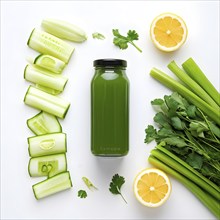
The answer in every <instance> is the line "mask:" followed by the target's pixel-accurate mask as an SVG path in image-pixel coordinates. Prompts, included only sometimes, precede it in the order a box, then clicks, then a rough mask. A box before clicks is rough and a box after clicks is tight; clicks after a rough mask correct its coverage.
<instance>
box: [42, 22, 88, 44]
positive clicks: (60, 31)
mask: <svg viewBox="0 0 220 220" xmlns="http://www.w3.org/2000/svg"><path fill="white" fill-rule="evenodd" d="M41 26H42V27H43V28H44V30H45V31H46V32H48V33H50V34H53V35H55V36H57V37H60V38H62V39H66V40H70V41H73V42H78V43H80V42H83V41H85V40H86V39H87V36H86V33H85V31H84V30H82V29H81V28H80V27H78V26H76V25H74V24H71V23H68V22H66V21H62V20H57V19H51V18H50V19H49V18H47V19H44V20H43V21H42V23H41Z"/></svg>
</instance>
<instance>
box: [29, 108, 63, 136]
mask: <svg viewBox="0 0 220 220" xmlns="http://www.w3.org/2000/svg"><path fill="white" fill-rule="evenodd" d="M42 112H43V111H40V112H39V113H37V114H36V115H35V116H33V117H32V118H29V119H28V120H31V119H33V118H35V117H37V116H38V115H40V114H42ZM48 114H49V113H48ZM55 117H56V116H55ZM28 120H27V121H26V124H27V127H28V128H29V129H30V130H31V131H32V132H33V133H34V134H35V135H37V136H39V134H36V133H35V132H34V131H33V130H32V129H31V128H30V127H29V125H28ZM57 122H58V124H59V127H60V131H58V132H56V133H62V126H61V124H60V122H59V120H58V119H57ZM52 133H55V132H52ZM52 133H48V134H52ZM42 135H43V134H42Z"/></svg>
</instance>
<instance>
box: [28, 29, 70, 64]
mask: <svg viewBox="0 0 220 220" xmlns="http://www.w3.org/2000/svg"><path fill="white" fill-rule="evenodd" d="M27 45H28V46H29V47H30V48H32V49H34V50H36V51H38V52H40V53H42V54H48V55H51V56H54V57H56V58H58V59H60V60H62V61H63V62H65V63H68V62H69V60H70V58H71V56H72V53H73V51H74V47H73V46H71V45H70V44H68V43H66V42H65V41H63V40H61V39H60V38H58V37H55V36H53V35H51V34H48V33H46V32H44V31H42V30H39V29H36V28H35V29H34V30H33V31H32V32H31V35H30V37H29V39H28V42H27Z"/></svg>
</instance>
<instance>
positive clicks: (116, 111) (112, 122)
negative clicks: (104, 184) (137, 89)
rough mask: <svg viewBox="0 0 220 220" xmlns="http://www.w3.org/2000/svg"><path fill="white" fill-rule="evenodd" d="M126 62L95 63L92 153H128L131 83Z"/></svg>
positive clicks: (111, 154)
mask: <svg viewBox="0 0 220 220" xmlns="http://www.w3.org/2000/svg"><path fill="white" fill-rule="evenodd" d="M126 64H127V63H126V61H124V60H116V59H103V60H96V61H94V66H95V75H94V77H93V79H92V82H91V151H92V153H93V154H94V155H96V156H124V155H126V154H127V153H128V150H129V80H128V78H127V76H126V73H125V67H126Z"/></svg>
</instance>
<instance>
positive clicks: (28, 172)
mask: <svg viewBox="0 0 220 220" xmlns="http://www.w3.org/2000/svg"><path fill="white" fill-rule="evenodd" d="M61 154H63V155H64V157H65V160H66V164H65V165H66V166H65V168H66V170H67V168H68V167H67V158H66V154H65V153H61ZM53 155H60V154H51V155H47V156H53ZM40 157H45V156H40ZM32 158H34V157H32ZM32 158H30V160H29V162H28V174H29V176H30V177H36V176H32V175H31V173H30V162H31V159H32ZM35 158H36V157H35ZM64 172H67V171H63V172H61V173H64ZM57 174H60V173H57ZM57 174H55V175H53V176H47V175H44V176H47V177H48V178H51V177H54V176H56V175H57Z"/></svg>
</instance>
